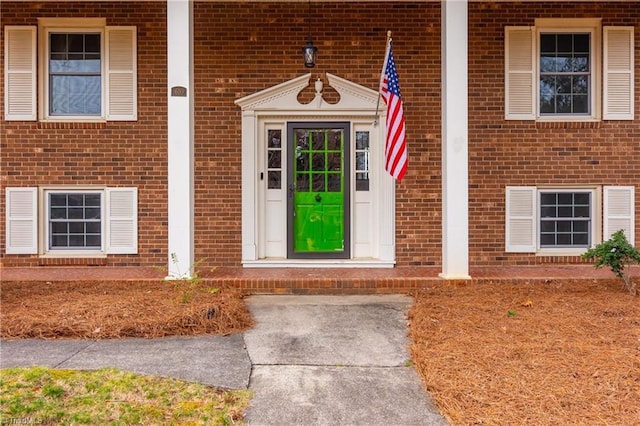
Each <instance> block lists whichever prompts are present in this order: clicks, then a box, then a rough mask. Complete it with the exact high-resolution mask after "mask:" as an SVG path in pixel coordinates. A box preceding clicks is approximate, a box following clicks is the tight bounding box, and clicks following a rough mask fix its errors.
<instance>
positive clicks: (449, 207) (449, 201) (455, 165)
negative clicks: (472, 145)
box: [440, 0, 470, 279]
mask: <svg viewBox="0 0 640 426" xmlns="http://www.w3.org/2000/svg"><path fill="white" fill-rule="evenodd" d="M467 9H468V5H467V0H443V1H442V11H441V14H442V30H441V31H442V33H441V38H442V49H441V55H442V273H441V274H440V276H441V277H442V278H445V279H468V278H470V276H469V194H468V191H469V169H468V156H469V153H468V148H469V147H468V145H469V112H468V108H469V99H468V58H467V52H468V37H467V33H468V19H467Z"/></svg>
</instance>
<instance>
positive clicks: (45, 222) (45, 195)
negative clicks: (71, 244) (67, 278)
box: [40, 188, 107, 257]
mask: <svg viewBox="0 0 640 426" xmlns="http://www.w3.org/2000/svg"><path fill="white" fill-rule="evenodd" d="M73 193H82V194H99V195H100V237H101V238H100V248H99V249H78V250H75V249H56V248H53V249H52V248H51V247H50V243H51V241H50V240H49V235H50V232H49V226H50V223H49V222H50V221H49V219H50V213H51V211H50V207H51V206H50V205H49V194H73ZM40 199H41V200H42V203H41V204H42V205H43V212H42V214H41V218H42V228H41V229H42V234H43V235H42V238H41V241H43V243H42V249H41V252H42V253H43V255H45V256H51V257H77V256H82V257H88V256H90V257H92V256H95V255H105V254H106V250H105V247H106V222H107V217H106V214H105V212H106V196H105V189H104V188H102V189H95V188H85V189H80V188H72V189H71V188H58V189H43V190H42V191H41V197H40Z"/></svg>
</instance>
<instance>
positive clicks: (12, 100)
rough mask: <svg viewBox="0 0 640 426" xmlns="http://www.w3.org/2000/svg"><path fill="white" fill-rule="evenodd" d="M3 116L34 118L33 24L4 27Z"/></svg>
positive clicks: (26, 119) (34, 33)
mask: <svg viewBox="0 0 640 426" xmlns="http://www.w3.org/2000/svg"><path fill="white" fill-rule="evenodd" d="M4 49H5V50H4V70H5V71H4V72H5V75H4V118H5V120H7V121H34V120H36V118H37V116H36V52H37V50H36V27H35V26H6V27H5V30H4Z"/></svg>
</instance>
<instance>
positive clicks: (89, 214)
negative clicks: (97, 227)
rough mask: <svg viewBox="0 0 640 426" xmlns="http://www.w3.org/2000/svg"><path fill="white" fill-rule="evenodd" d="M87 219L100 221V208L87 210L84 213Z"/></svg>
mask: <svg viewBox="0 0 640 426" xmlns="http://www.w3.org/2000/svg"><path fill="white" fill-rule="evenodd" d="M84 217H85V219H100V209H99V208H87V209H85V211H84Z"/></svg>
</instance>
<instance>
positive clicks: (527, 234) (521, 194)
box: [505, 186, 537, 253]
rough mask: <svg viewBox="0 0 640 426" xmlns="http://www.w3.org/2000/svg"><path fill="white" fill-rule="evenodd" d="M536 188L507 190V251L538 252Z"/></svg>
mask: <svg viewBox="0 0 640 426" xmlns="http://www.w3.org/2000/svg"><path fill="white" fill-rule="evenodd" d="M536 193H537V191H536V188H535V187H531V186H508V187H507V188H506V215H505V216H506V231H505V236H506V238H505V251H506V252H508V253H534V252H535V251H536V229H537V227H536Z"/></svg>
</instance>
